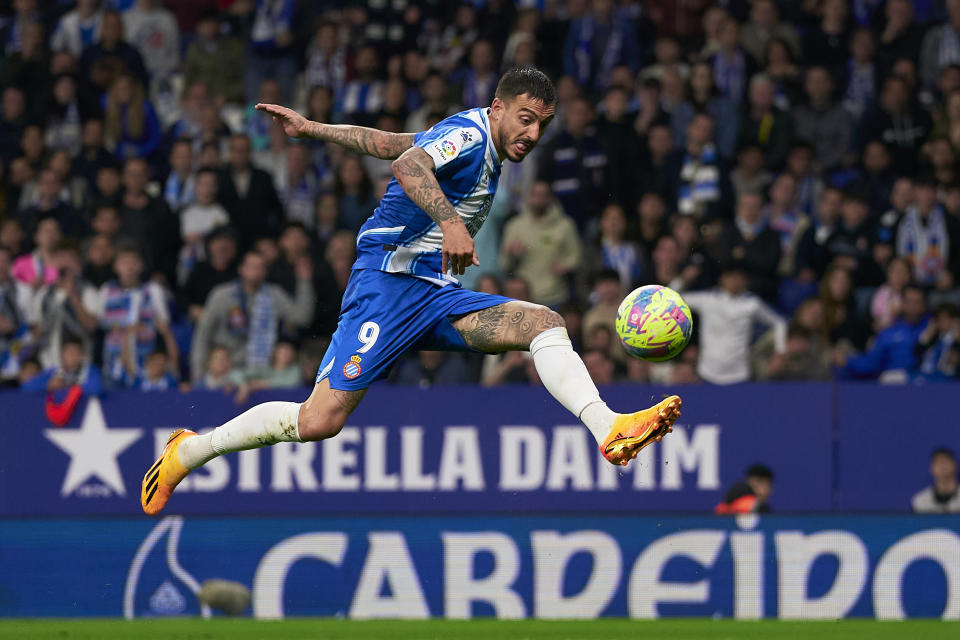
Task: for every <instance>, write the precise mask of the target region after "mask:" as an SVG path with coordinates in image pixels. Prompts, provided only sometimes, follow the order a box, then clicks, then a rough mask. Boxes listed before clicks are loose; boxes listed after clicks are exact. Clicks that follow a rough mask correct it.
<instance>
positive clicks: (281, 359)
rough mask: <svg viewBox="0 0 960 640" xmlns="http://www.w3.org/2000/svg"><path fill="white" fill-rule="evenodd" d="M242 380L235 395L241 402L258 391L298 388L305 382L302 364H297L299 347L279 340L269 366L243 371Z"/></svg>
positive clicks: (287, 341)
mask: <svg viewBox="0 0 960 640" xmlns="http://www.w3.org/2000/svg"><path fill="white" fill-rule="evenodd" d="M242 380H243V381H242V382H241V383H240V385H239V386H238V388H237V394H236V396H235V400H236V401H237V402H238V403H240V404H243V403H245V402H246V401H247V400H248V399H249V397H250V394H251V393H255V392H257V391H263V390H265V389H296V388H297V387H299V386H300V385H301V384H302V383H303V381H302V380H301V379H300V366H299V365H298V364H297V348H296V347H295V346H294V345H293V343H292V342H290V341H289V340H284V339H280V340H278V341H277V343H276V344H275V345H274V347H273V354H272V355H271V356H270V364H269V366H266V367H259V368H256V369H249V370H247V371H245V372H243V374H242Z"/></svg>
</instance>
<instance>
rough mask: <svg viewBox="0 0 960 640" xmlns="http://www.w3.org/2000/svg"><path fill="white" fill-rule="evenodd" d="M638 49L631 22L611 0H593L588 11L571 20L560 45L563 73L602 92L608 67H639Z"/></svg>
mask: <svg viewBox="0 0 960 640" xmlns="http://www.w3.org/2000/svg"><path fill="white" fill-rule="evenodd" d="M638 63H639V51H638V46H637V36H636V31H635V29H634V25H633V21H632V20H630V19H629V18H628V17H627V16H626V15H623V14H618V13H617V12H616V10H615V6H614V2H613V0H593V2H592V3H591V10H590V11H589V12H587V13H586V14H585V15H584V16H583V17H581V18H580V19H577V20H573V21H572V22H571V23H570V30H569V31H568V33H567V40H566V43H565V44H564V48H563V72H564V74H565V75H568V76H572V77H573V78H574V79H576V81H577V83H578V84H579V85H580V86H582V87H584V88H586V89H587V90H589V91H603V90H604V89H606V88H607V86H608V84H609V79H610V77H609V76H610V70H611V69H612V68H613V67H615V66H617V65H626V66H627V67H629V68H630V70H631V71H633V72H634V73H636V72H637V70H638V66H639V65H638Z"/></svg>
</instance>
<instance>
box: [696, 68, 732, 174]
mask: <svg viewBox="0 0 960 640" xmlns="http://www.w3.org/2000/svg"><path fill="white" fill-rule="evenodd" d="M689 98H690V104H691V105H692V106H693V108H694V109H695V110H696V111H698V112H701V113H708V114H710V116H711V117H712V118H713V122H714V136H715V138H716V145H717V153H719V154H720V157H721V158H723V159H725V160H730V159H732V158H733V155H734V146H735V145H736V143H737V130H736V127H731V126H727V125H726V123H728V122H735V121H736V119H737V107H736V104H735V103H734V102H733V101H731V100H729V99H728V98H725V97H724V96H723V95H721V93H720V91H719V90H717V87H716V85H715V84H714V81H713V69H712V68H711V67H710V64H709V63H708V62H697V63H695V64H694V65H693V66H692V67H691V68H690V89H689ZM717 123H723V126H720V127H717V126H716V124H717Z"/></svg>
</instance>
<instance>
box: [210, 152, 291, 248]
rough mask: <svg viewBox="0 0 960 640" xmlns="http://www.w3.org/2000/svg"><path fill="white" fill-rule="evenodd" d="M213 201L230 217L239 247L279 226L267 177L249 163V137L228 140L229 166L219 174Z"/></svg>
mask: <svg viewBox="0 0 960 640" xmlns="http://www.w3.org/2000/svg"><path fill="white" fill-rule="evenodd" d="M218 185H219V191H218V193H217V202H219V203H220V204H222V205H223V206H224V208H225V209H226V210H227V213H229V214H230V223H231V224H232V225H233V226H234V227H235V228H236V230H237V233H238V234H239V236H240V245H241V246H242V247H246V246H250V245H252V244H253V242H254V241H255V240H256V239H257V238H262V237H265V236H273V235H275V234H276V232H277V230H278V229H279V227H280V220H281V219H282V208H281V205H280V200H279V199H278V197H277V191H276V189H275V188H274V185H273V180H271V179H270V175H269V174H268V173H267V172H266V171H263V170H262V169H257V168H256V167H254V166H253V165H252V163H251V162H250V138H249V137H248V136H247V135H245V134H237V135H234V136H233V137H231V138H230V154H229V163H228V164H227V166H225V167H224V168H223V169H222V170H221V172H220V180H219V182H218Z"/></svg>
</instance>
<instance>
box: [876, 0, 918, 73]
mask: <svg viewBox="0 0 960 640" xmlns="http://www.w3.org/2000/svg"><path fill="white" fill-rule="evenodd" d="M884 17H885V24H884V26H883V30H882V31H881V32H880V44H881V45H882V49H881V51H880V57H879V61H880V66H881V68H882V70H883V73H884V74H886V73H888V72H889V71H890V68H891V67H892V66H893V62H894V61H895V60H898V59H900V58H909V59H911V60H917V59H918V58H919V55H920V47H921V45H922V44H923V32H924V28H923V25H921V24H919V23H918V22H917V21H916V19H915V17H916V16H915V15H914V11H913V2H911V0H888V2H887V3H886V6H885V7H884Z"/></svg>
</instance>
